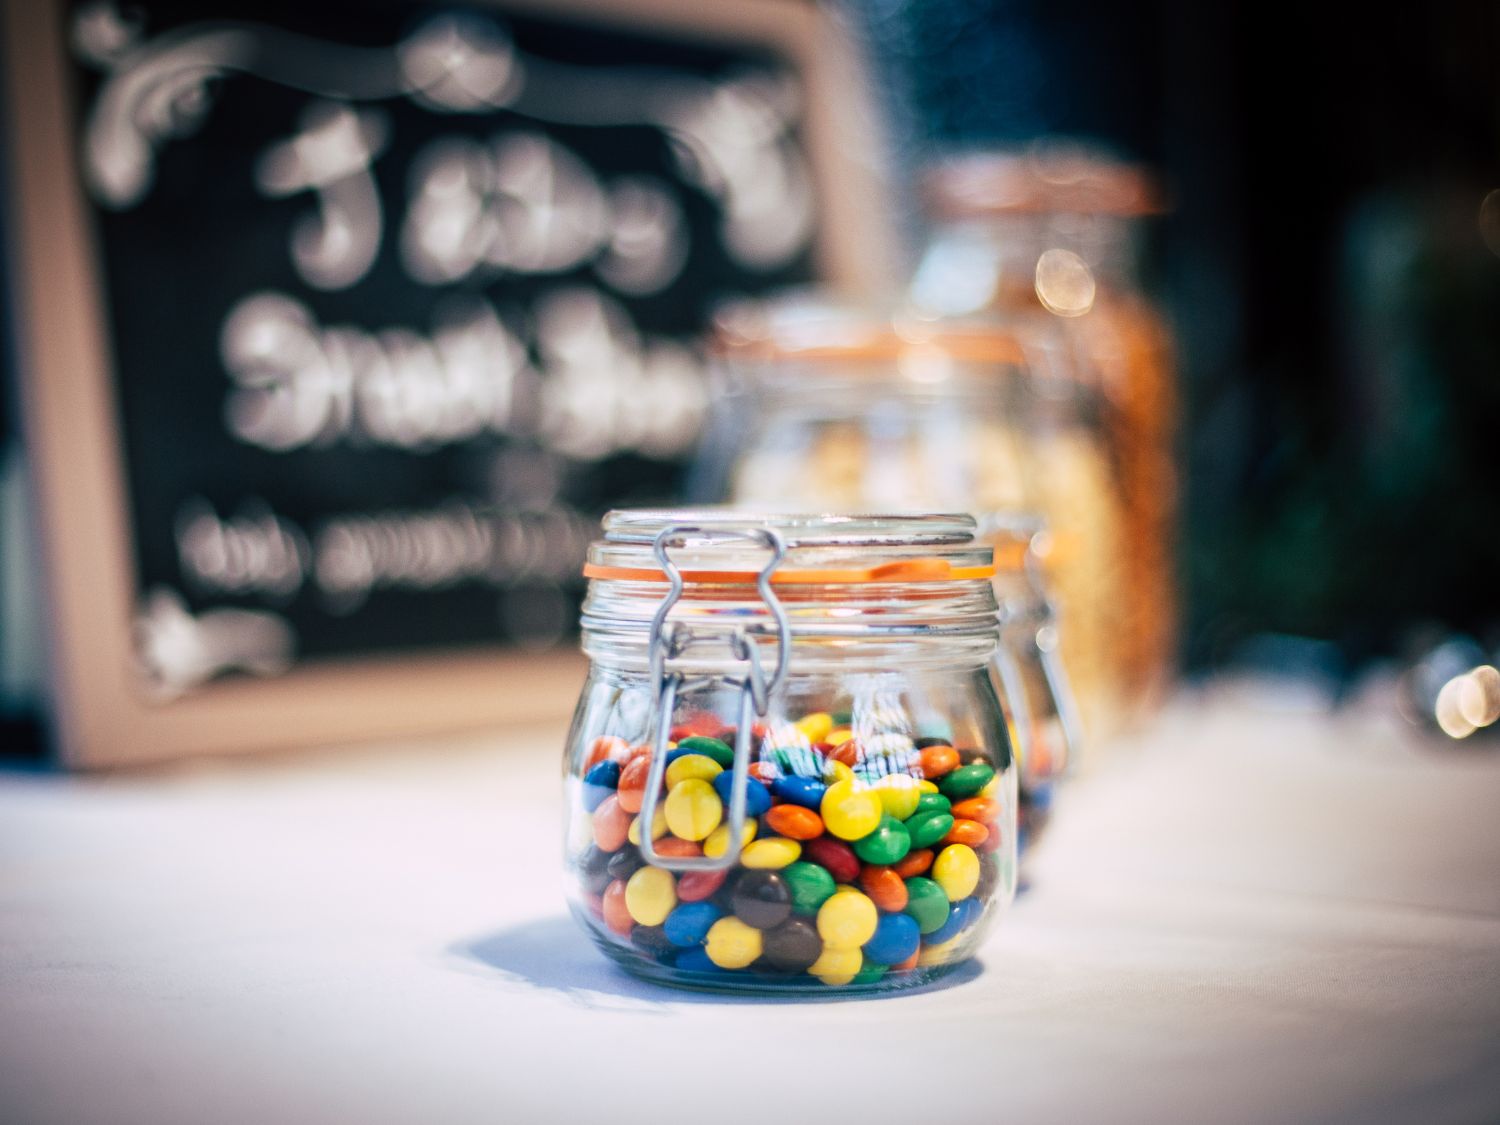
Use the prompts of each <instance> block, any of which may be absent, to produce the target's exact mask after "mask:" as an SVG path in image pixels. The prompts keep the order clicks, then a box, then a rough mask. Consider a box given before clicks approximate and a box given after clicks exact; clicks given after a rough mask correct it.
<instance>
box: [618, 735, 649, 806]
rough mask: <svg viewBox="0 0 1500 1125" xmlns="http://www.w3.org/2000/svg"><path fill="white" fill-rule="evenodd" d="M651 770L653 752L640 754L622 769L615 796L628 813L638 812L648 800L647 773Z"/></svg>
mask: <svg viewBox="0 0 1500 1125" xmlns="http://www.w3.org/2000/svg"><path fill="white" fill-rule="evenodd" d="M650 772H651V752H650V751H649V750H648V751H647V752H645V753H644V754H639V755H637V756H636V757H634V758H632V759H630V763H629V764H628V765H627V766H626V767H625V768H624V769H623V770H621V771H620V788H619V789H618V790H616V791H615V796H617V797H618V798H619V799H620V807H621V808H622V809H624V810H625V811H626V812H628V813H638V812H640V811H641V805H643V804H644V803H645V801H646V775H647V774H649V773H650Z"/></svg>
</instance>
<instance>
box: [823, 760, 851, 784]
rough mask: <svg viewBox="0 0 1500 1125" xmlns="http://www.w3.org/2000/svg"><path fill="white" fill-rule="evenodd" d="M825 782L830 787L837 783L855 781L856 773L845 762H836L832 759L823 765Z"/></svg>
mask: <svg viewBox="0 0 1500 1125" xmlns="http://www.w3.org/2000/svg"><path fill="white" fill-rule="evenodd" d="M823 780H824V781H826V782H827V783H828V784H829V785H832V784H833V783H834V782H836V781H853V780H854V771H853V770H852V769H850V768H849V767H848V766H846V765H845V764H844V763H843V762H836V761H834V760H833V759H832V758H829V759H828V761H826V762H825V763H823Z"/></svg>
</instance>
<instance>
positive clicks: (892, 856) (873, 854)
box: [854, 814, 953, 864]
mask: <svg viewBox="0 0 1500 1125" xmlns="http://www.w3.org/2000/svg"><path fill="white" fill-rule="evenodd" d="M948 819H949V821H950V823H951V821H952V820H953V818H952V817H949V818H948ZM909 851H911V833H910V832H908V831H907V830H906V825H904V824H902V823H901V822H900V821H899V820H897V819H896V818H895V817H893V816H891V815H889V814H887V815H885V816H883V817H881V818H880V824H879V825H878V826H877V827H876V829H875V831H874V832H871V833H870V834H869V835H868V836H865V837H864V838H862V839H860V840H856V841H855V843H854V854H855V855H857V856H859V858H860V859H862V860H864V861H865V862H866V863H875V864H889V863H895V862H896V861H897V860H899V859H900V858H902V857H903V856H904V855H906V853H907V852H909Z"/></svg>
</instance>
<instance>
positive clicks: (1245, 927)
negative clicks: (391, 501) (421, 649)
mask: <svg viewBox="0 0 1500 1125" xmlns="http://www.w3.org/2000/svg"><path fill="white" fill-rule="evenodd" d="M561 733H562V732H561V728H560V726H559V727H549V728H543V729H536V730H530V731H517V732H509V733H506V734H504V735H497V736H494V737H490V738H483V739H472V740H468V741H466V742H462V743H448V744H443V745H436V746H420V747H388V748H384V749H381V750H378V751H374V750H359V751H350V750H344V751H338V752H327V753H323V754H318V755H313V756H305V757H303V758H301V759H295V760H288V759H281V760H274V761H271V760H259V761H245V762H230V763H217V764H200V765H194V766H188V767H182V768H178V769H175V770H172V771H168V772H161V773H156V774H153V775H150V776H133V777H117V778H106V779H70V778H61V777H55V776H28V775H25V774H21V773H8V774H5V775H4V776H3V778H0V919H3V923H0V949H3V955H0V1034H3V1040H0V1042H3V1049H0V1107H4V1108H3V1112H0V1117H3V1119H4V1120H6V1121H14V1122H22V1123H28V1125H42V1123H48V1122H59V1123H63V1122H66V1123H68V1125H77V1123H80V1122H111V1123H122V1125H125V1123H134V1122H141V1123H148V1122H149V1123H151V1125H176V1123H178V1122H181V1123H184V1125H186V1123H192V1125H202V1123H204V1122H215V1123H217V1125H234V1123H238V1122H262V1121H264V1122H277V1123H297V1122H339V1123H342V1122H358V1123H363V1125H379V1123H384V1122H433V1123H436V1122H444V1123H446V1122H469V1121H475V1122H480V1121H482V1122H532V1121H542V1122H549V1121H589V1122H593V1121H598V1122H608V1123H610V1125H615V1123H626V1122H635V1121H641V1122H653V1123H658V1125H717V1123H720V1122H738V1121H754V1122H758V1123H764V1122H768V1121H778V1120H807V1121H817V1122H829V1123H830V1125H843V1123H846V1122H847V1123H850V1125H863V1123H873V1122H885V1121H899V1122H903V1123H917V1122H928V1121H934V1122H935V1121H941V1122H943V1123H944V1125H953V1123H959V1122H970V1121H974V1122H1001V1121H1005V1122H1048V1121H1057V1122H1081V1121H1111V1122H1133V1121H1143V1122H1144V1121H1152V1122H1162V1121H1191V1122H1208V1121H1212V1122H1216V1123H1217V1122H1236V1121H1247V1122H1249V1121H1256V1122H1263V1121H1297V1122H1306V1121H1349V1122H1372V1121H1421V1122H1424V1123H1425V1122H1449V1121H1452V1122H1480V1121H1495V1120H1500V815H1497V811H1500V754H1496V753H1485V752H1482V751H1479V750H1476V749H1471V748H1467V747H1458V748H1453V749H1449V750H1442V749H1439V748H1436V747H1434V746H1430V745H1423V744H1421V743H1420V742H1419V741H1417V740H1416V739H1414V738H1413V737H1412V736H1410V735H1407V734H1404V733H1403V732H1401V731H1400V730H1399V729H1398V728H1397V726H1396V724H1395V723H1394V721H1393V720H1390V719H1388V718H1386V717H1385V716H1384V714H1383V712H1382V711H1380V710H1378V709H1354V710H1353V711H1350V712H1345V713H1343V714H1341V715H1339V716H1335V717H1328V716H1319V715H1312V714H1305V713H1304V714H1276V713H1272V712H1268V711H1265V710H1263V709H1260V708H1258V707H1256V706H1254V705H1252V704H1251V703H1248V702H1247V701H1246V700H1245V699H1244V698H1243V697H1242V696H1240V695H1236V694H1233V693H1227V692H1220V693H1218V694H1217V695H1216V696H1215V697H1213V698H1208V697H1204V696H1184V697H1183V698H1181V699H1180V700H1179V701H1178V702H1177V703H1176V704H1174V706H1173V707H1172V708H1171V709H1170V710H1169V712H1168V713H1167V714H1166V715H1165V716H1164V717H1163V719H1162V721H1161V722H1160V723H1159V724H1157V726H1156V727H1155V728H1154V729H1153V730H1152V731H1151V732H1150V733H1149V735H1148V736H1145V737H1142V738H1140V739H1139V740H1138V741H1137V742H1136V743H1135V744H1132V745H1129V746H1123V747H1120V748H1117V749H1116V750H1114V751H1113V752H1112V753H1111V754H1110V755H1109V756H1108V759H1107V760H1106V761H1103V762H1102V763H1100V764H1098V765H1097V766H1096V768H1094V769H1092V770H1091V771H1089V772H1088V774H1087V775H1086V776H1084V777H1082V778H1080V779H1079V780H1077V781H1076V782H1075V783H1073V784H1072V785H1071V787H1070V788H1069V789H1068V790H1067V791H1066V792H1064V793H1063V794H1062V797H1061V799H1060V801H1059V806H1058V818H1057V821H1056V823H1055V826H1054V830H1053V832H1052V834H1051V835H1050V836H1048V838H1047V839H1046V840H1045V842H1044V844H1043V846H1042V848H1041V849H1040V850H1039V854H1038V855H1037V857H1036V860H1037V862H1036V863H1035V865H1034V868H1033V873H1032V879H1033V885H1032V887H1031V889H1030V890H1029V891H1027V892H1026V893H1025V894H1024V895H1023V896H1022V897H1021V899H1020V900H1018V902H1017V904H1016V906H1015V908H1014V909H1013V910H1012V912H1011V913H1010V915H1009V916H1008V917H1007V918H1006V919H1005V920H1004V921H1003V924H1002V925H1001V926H1000V927H999V928H998V929H997V931H996V932H995V934H994V936H993V937H992V939H991V940H990V941H989V943H988V944H987V947H986V949H985V951H984V954H983V957H982V959H981V961H980V962H979V963H978V964H976V965H975V966H974V967H973V968H972V969H969V970H966V971H964V972H962V973H960V974H959V975H958V976H957V978H956V979H955V980H953V982H952V983H951V984H950V985H948V986H946V987H939V988H936V989H935V990H933V991H929V992H925V993H920V994H911V995H894V996H891V997H886V998H881V999H878V1000H871V1001H863V1002H847V1003H825V1004H808V1003H799V1002H795V1001H791V1002H789V1001H755V1000H736V999H723V998H716V997H708V996H699V995H694V994H680V993H675V992H670V991H664V990H661V989H657V988H653V987H650V986H647V985H643V984H639V983H636V982H634V981H633V980H631V979H629V978H627V977H625V976H623V975H622V974H621V973H619V971H618V970H616V969H614V968H613V967H611V966H609V965H608V964H606V963H605V962H604V961H603V960H602V959H601V958H600V957H599V955H598V954H597V953H596V952H595V951H594V950H593V949H592V947H591V946H590V945H588V944H587V942H586V941H585V940H584V939H583V938H582V936H581V935H580V934H579V933H578V932H577V931H576V930H575V928H574V926H573V923H572V922H571V921H570V920H569V919H568V918H567V917H566V916H565V914H564V913H563V910H562V906H561V899H560V894H559V888H558V861H557V858H556V857H557V852H558V840H559V830H558V807H557V802H558V788H559V787H558V762H559V755H560V750H559V744H560V740H561Z"/></svg>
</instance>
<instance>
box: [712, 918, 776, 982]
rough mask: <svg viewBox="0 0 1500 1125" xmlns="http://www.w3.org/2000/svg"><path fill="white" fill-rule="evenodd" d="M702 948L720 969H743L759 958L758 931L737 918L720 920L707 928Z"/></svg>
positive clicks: (760, 945) (759, 940) (759, 942)
mask: <svg viewBox="0 0 1500 1125" xmlns="http://www.w3.org/2000/svg"><path fill="white" fill-rule="evenodd" d="M703 948H704V949H705V951H707V953H708V959H709V960H710V961H712V962H713V963H714V964H715V965H717V966H719V968H721V969H743V968H746V967H748V966H749V965H750V964H751V963H752V962H754V960H755V959H756V958H757V957H759V956H760V953H761V949H762V943H761V936H760V931H759V930H757V929H756V928H755V927H754V926H751V925H747V924H746V923H744V922H742V921H741V920H740V919H738V918H720V919H719V920H718V921H717V922H715V923H714V924H713V925H712V926H710V927H709V928H708V933H707V934H706V935H705V936H704V941H703Z"/></svg>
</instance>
